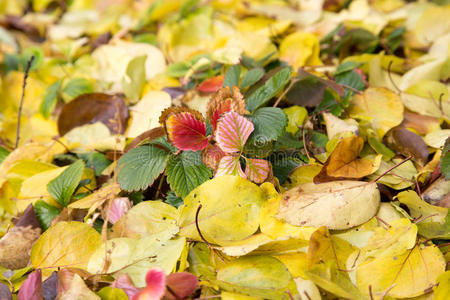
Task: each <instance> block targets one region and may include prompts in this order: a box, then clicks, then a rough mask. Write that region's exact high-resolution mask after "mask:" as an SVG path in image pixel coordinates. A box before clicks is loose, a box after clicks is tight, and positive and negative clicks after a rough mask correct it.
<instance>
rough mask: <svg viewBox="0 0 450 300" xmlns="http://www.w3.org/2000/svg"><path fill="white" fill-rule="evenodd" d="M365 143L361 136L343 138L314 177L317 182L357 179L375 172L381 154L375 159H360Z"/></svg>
mask: <svg viewBox="0 0 450 300" xmlns="http://www.w3.org/2000/svg"><path fill="white" fill-rule="evenodd" d="M363 145H364V140H363V139H362V138H361V137H359V136H356V135H354V136H351V137H347V138H343V139H342V140H341V141H340V142H339V144H338V145H337V146H336V148H335V149H334V150H333V152H332V153H331V154H330V156H329V157H328V159H327V161H326V162H325V164H324V165H323V167H322V170H321V171H320V173H319V174H317V175H316V176H315V177H314V182H315V183H321V182H327V181H332V180H339V179H357V178H361V177H364V176H367V175H370V174H372V173H373V172H375V171H376V170H377V169H378V167H379V166H380V160H381V156H379V157H378V158H376V159H375V160H374V161H372V160H370V159H367V158H362V159H358V155H359V153H360V152H361V150H362V148H363Z"/></svg>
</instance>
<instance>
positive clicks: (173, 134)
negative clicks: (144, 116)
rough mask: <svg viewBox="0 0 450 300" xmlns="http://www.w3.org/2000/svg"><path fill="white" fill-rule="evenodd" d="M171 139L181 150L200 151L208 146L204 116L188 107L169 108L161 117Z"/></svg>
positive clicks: (161, 121) (160, 119)
mask: <svg viewBox="0 0 450 300" xmlns="http://www.w3.org/2000/svg"><path fill="white" fill-rule="evenodd" d="M159 121H160V123H162V124H164V128H165V130H166V133H167V138H168V139H169V141H170V142H171V143H172V144H173V145H174V146H175V147H177V148H178V149H180V150H184V151H187V150H191V151H198V150H202V149H204V148H206V146H208V142H209V139H208V137H207V136H206V123H205V119H204V118H203V116H202V115H201V114H200V113H199V112H198V111H195V110H191V109H188V108H168V109H166V110H164V111H163V112H162V114H161V117H160V118H159Z"/></svg>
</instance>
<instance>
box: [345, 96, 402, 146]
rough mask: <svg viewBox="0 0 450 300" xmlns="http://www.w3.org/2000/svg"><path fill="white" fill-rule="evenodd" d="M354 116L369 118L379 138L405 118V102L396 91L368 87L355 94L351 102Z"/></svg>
mask: <svg viewBox="0 0 450 300" xmlns="http://www.w3.org/2000/svg"><path fill="white" fill-rule="evenodd" d="M349 114H350V116H351V117H352V118H355V119H361V120H367V121H368V122H369V123H370V124H371V126H372V128H373V130H374V131H375V133H376V134H377V136H378V138H380V139H381V138H382V137H383V136H384V134H385V133H386V132H387V131H388V130H389V129H391V128H393V127H395V126H397V125H399V124H400V123H401V122H402V120H403V103H402V100H401V99H400V97H399V96H398V95H397V94H395V93H394V92H392V91H390V90H388V89H385V88H368V89H367V90H365V91H364V94H356V95H354V96H353V97H352V98H351V100H350V104H349Z"/></svg>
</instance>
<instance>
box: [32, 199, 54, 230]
mask: <svg viewBox="0 0 450 300" xmlns="http://www.w3.org/2000/svg"><path fill="white" fill-rule="evenodd" d="M33 208H34V213H35V214H36V217H37V219H38V221H39V224H40V225H41V227H42V229H44V230H47V229H48V228H49V227H50V225H51V223H52V221H53V219H54V218H55V217H56V216H57V215H59V213H60V211H59V209H58V208H57V207H54V206H53V205H50V204H48V203H47V202H44V201H41V200H39V201H37V202H36V203H35V204H34V207H33Z"/></svg>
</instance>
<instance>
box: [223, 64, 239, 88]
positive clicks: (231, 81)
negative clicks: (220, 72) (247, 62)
mask: <svg viewBox="0 0 450 300" xmlns="http://www.w3.org/2000/svg"><path fill="white" fill-rule="evenodd" d="M240 75H241V67H240V66H239V65H234V66H231V67H230V68H229V69H228V71H227V73H226V74H225V78H224V80H223V86H224V87H227V86H229V87H230V88H232V87H233V86H234V85H235V86H239V76H240Z"/></svg>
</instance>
